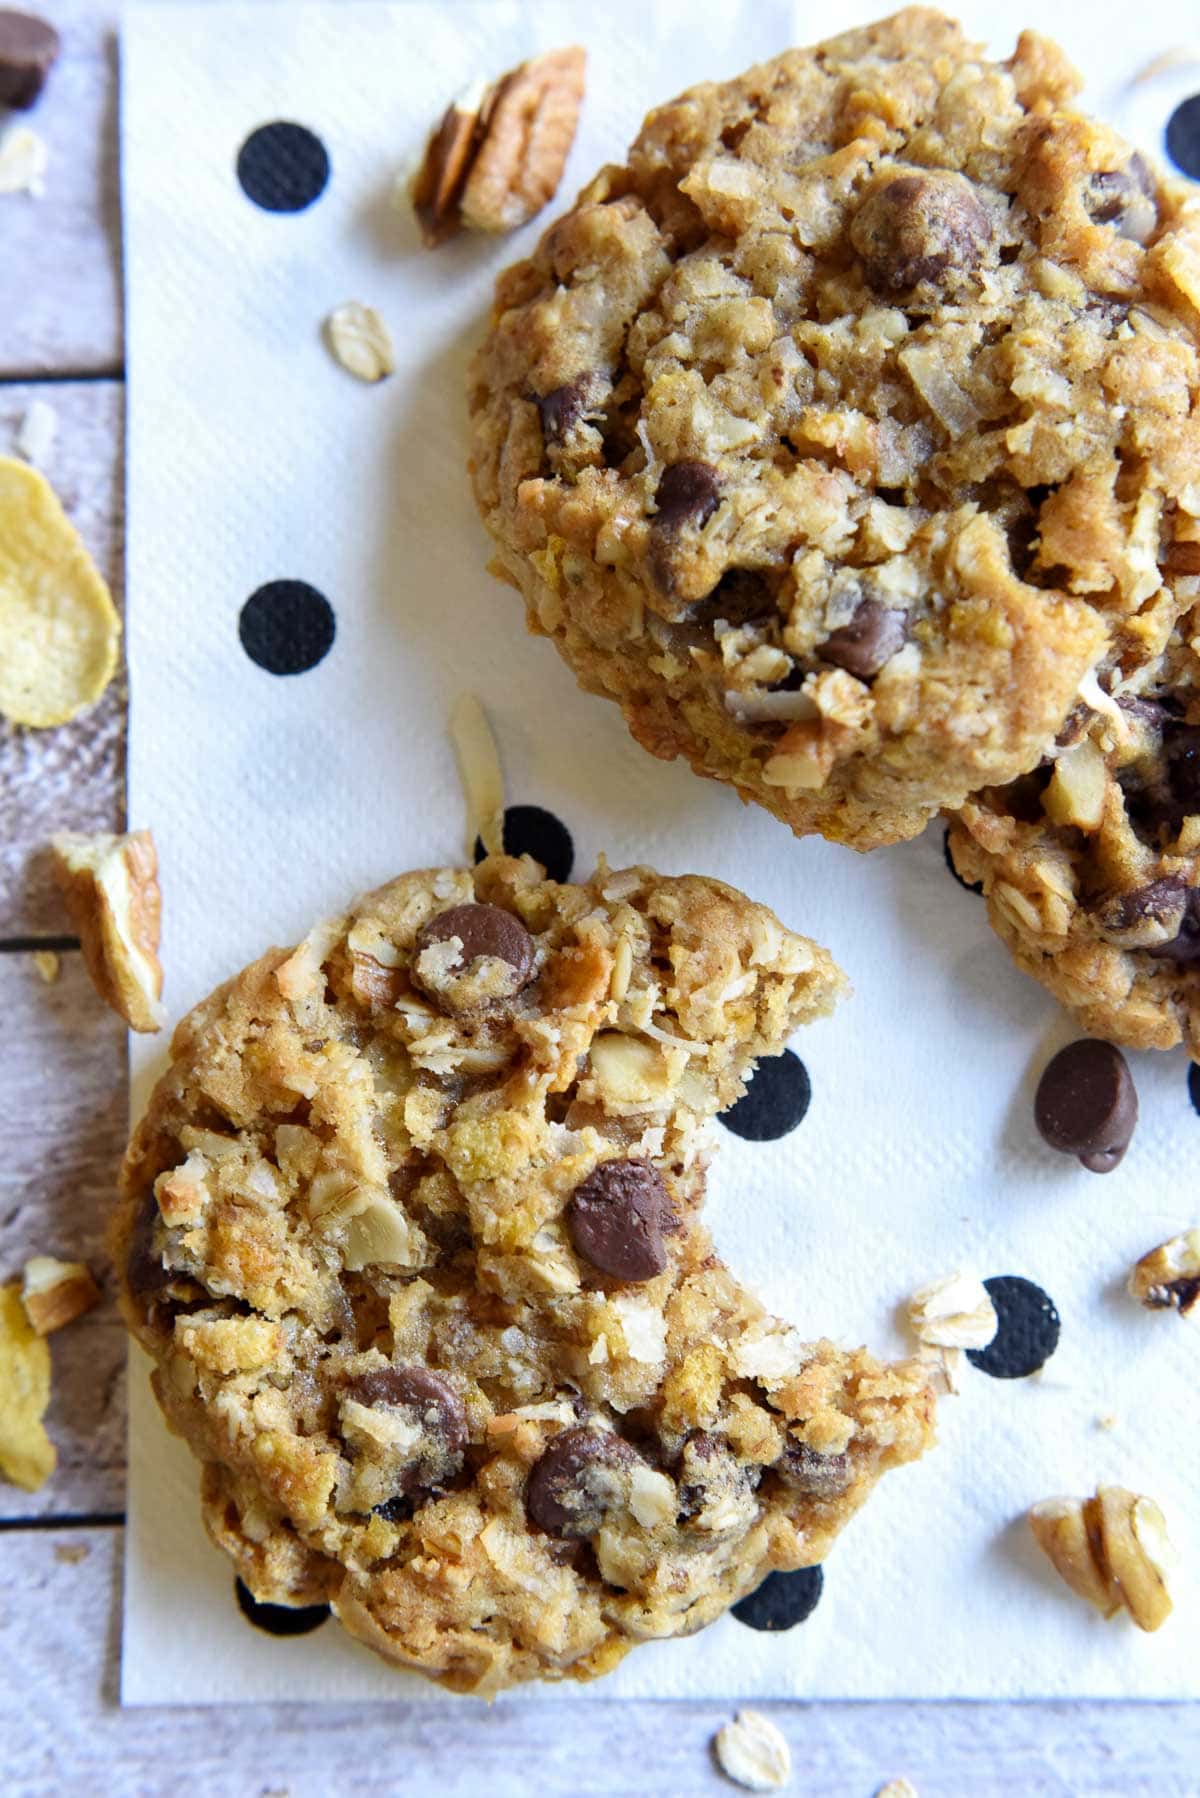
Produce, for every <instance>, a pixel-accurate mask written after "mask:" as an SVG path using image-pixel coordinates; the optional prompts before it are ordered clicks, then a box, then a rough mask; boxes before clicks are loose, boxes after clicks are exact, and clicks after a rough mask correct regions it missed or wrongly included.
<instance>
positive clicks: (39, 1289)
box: [21, 1255, 100, 1336]
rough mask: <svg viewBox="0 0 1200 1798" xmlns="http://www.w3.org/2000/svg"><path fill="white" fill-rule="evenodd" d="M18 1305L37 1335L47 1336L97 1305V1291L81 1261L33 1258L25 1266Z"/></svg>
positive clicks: (98, 1292)
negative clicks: (22, 1308) (21, 1306)
mask: <svg viewBox="0 0 1200 1798" xmlns="http://www.w3.org/2000/svg"><path fill="white" fill-rule="evenodd" d="M21 1303H22V1304H23V1305H24V1307H25V1315H26V1317H27V1318H28V1319H29V1321H30V1323H31V1324H32V1325H33V1328H34V1329H35V1330H36V1331H37V1333H38V1335H39V1336H49V1335H51V1334H52V1333H53V1332H54V1331H55V1330H61V1329H62V1328H63V1326H64V1325H65V1324H71V1323H74V1322H75V1319H76V1318H77V1317H82V1316H83V1314H84V1312H85V1311H90V1310H91V1309H92V1307H93V1305H98V1304H99V1303H100V1288H99V1287H98V1286H97V1284H96V1281H95V1279H94V1277H93V1275H92V1270H91V1268H90V1267H88V1266H86V1265H85V1263H84V1262H82V1261H58V1260H56V1259H55V1257H54V1256H53V1255H35V1256H34V1257H33V1259H32V1260H31V1261H27V1262H26V1263H25V1272H24V1275H23V1277H22V1281H21Z"/></svg>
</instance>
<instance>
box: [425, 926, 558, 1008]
mask: <svg viewBox="0 0 1200 1798" xmlns="http://www.w3.org/2000/svg"><path fill="white" fill-rule="evenodd" d="M455 937H457V939H458V941H459V943H461V945H462V948H461V950H460V951H459V955H458V960H457V963H456V964H455V966H454V968H453V969H452V970H451V971H450V972H451V974H463V973H466V972H467V970H468V969H469V968H470V967H471V964H472V963H473V962H477V961H480V960H482V959H484V958H485V957H486V958H487V959H488V960H492V961H503V962H507V963H508V965H509V967H510V968H511V969H512V971H513V975H514V979H515V984H514V985H513V987H512V989H511V990H512V991H513V992H519V991H520V989H521V987H523V986H524V985H525V984H526V983H527V982H528V980H529V977H530V975H531V974H532V972H533V938H532V937H531V936H530V934H529V932H528V931H527V930H526V928H525V926H524V924H522V922H521V920H520V919H519V918H514V917H513V915H512V913H511V912H508V911H505V910H504V909H503V908H502V907H501V906H499V905H452V906H451V907H450V909H449V911H443V912H439V913H438V915H437V917H436V918H430V920H429V922H428V923H427V924H425V925H423V926H422V928H421V930H420V932H419V933H418V935H417V941H416V945H415V953H414V961H415V962H417V963H419V961H420V957H421V956H422V954H423V953H424V952H425V950H426V949H429V948H432V946H433V945H434V944H435V943H448V942H450V941H451V939H452V938H455ZM413 978H414V979H415V980H417V981H418V982H421V983H422V984H427V983H425V982H423V981H422V976H421V974H420V972H419V968H417V967H414V972H413ZM434 996H435V997H437V996H438V995H437V993H436V992H435V994H434Z"/></svg>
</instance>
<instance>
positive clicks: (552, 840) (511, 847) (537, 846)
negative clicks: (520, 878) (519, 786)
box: [475, 805, 575, 881]
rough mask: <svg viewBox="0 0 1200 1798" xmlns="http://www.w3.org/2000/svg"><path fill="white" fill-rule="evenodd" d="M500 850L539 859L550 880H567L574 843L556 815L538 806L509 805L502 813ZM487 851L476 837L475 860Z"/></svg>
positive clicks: (573, 852) (573, 857)
mask: <svg viewBox="0 0 1200 1798" xmlns="http://www.w3.org/2000/svg"><path fill="white" fill-rule="evenodd" d="M504 852H505V854H506V855H532V857H533V859H534V861H535V862H541V864H542V866H543V868H545V870H546V873H547V874H548V875H549V876H550V879H551V880H559V881H562V880H570V878H571V869H572V868H573V867H574V865H575V845H574V843H573V842H572V841H571V833H570V831H569V830H568V829H567V827H566V825H565V824H564V823H563V822H562V820H561V819H560V818H556V817H555V816H554V813H553V812H548V811H546V810H545V809H544V808H543V807H542V806H540V805H510V806H509V808H508V810H507V811H506V812H505V814H504ZM486 854H487V851H486V849H485V848H484V846H483V844H482V843H481V842H480V841H479V838H478V837H476V839H475V860H476V861H477V862H481V861H482V860H483V858H484V856H485V855H486Z"/></svg>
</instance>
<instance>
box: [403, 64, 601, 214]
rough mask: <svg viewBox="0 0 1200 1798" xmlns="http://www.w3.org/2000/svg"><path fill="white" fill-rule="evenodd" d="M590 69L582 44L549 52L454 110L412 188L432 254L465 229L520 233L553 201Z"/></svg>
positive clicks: (482, 88) (432, 142)
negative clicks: (586, 76) (587, 68)
mask: <svg viewBox="0 0 1200 1798" xmlns="http://www.w3.org/2000/svg"><path fill="white" fill-rule="evenodd" d="M585 65H586V56H585V53H584V51H583V50H582V49H581V48H580V47H579V46H578V45H571V46H570V47H568V48H567V49H565V50H548V51H546V53H545V54H544V55H542V56H534V57H531V58H530V60H529V61H528V62H523V63H521V64H520V65H519V66H518V67H517V68H515V69H513V70H511V71H510V73H509V74H507V75H502V76H501V78H500V80H499V81H497V82H494V83H492V85H491V86H484V85H478V86H476V87H474V88H473V89H471V90H470V91H469V92H468V93H467V94H465V95H463V96H462V98H461V99H458V100H456V101H455V102H454V103H453V105H452V106H450V107H449V108H448V110H447V111H446V113H445V114H444V115H443V117H442V120H441V122H440V124H439V125H438V127H437V129H436V130H435V131H434V132H433V135H432V136H431V137H430V139H429V143H428V145H427V146H426V150H425V159H424V161H423V162H422V164H421V167H420V170H419V171H418V173H417V177H416V179H415V181H414V182H413V187H412V202H413V208H414V210H415V211H416V214H417V217H418V218H419V219H420V221H421V234H422V236H423V238H424V240H425V243H426V246H427V247H428V248H430V249H432V248H434V247H435V246H436V245H438V244H440V243H444V242H445V241H446V239H447V238H449V237H453V236H454V234H455V233H456V232H457V231H458V230H459V229H460V228H461V227H462V226H463V225H466V226H467V227H468V228H469V229H470V230H472V231H490V232H500V231H515V230H516V228H517V226H518V225H524V224H527V223H528V221H529V220H530V219H531V218H532V217H533V216H534V214H535V213H537V212H540V211H541V209H542V207H543V206H545V204H546V203H547V201H548V200H550V199H552V198H553V197H554V194H555V193H556V191H557V189H558V184H559V182H560V181H561V180H562V172H563V169H564V167H565V166H566V161H567V156H568V154H569V152H570V149H571V145H572V143H573V142H574V138H575V127H576V125H577V123H578V121H579V108H580V106H581V104H582V102H583V86H584V70H585Z"/></svg>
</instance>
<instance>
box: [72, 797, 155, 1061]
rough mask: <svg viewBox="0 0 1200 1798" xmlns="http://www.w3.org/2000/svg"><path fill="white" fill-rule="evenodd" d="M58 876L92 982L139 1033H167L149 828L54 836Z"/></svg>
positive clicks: (108, 1002)
mask: <svg viewBox="0 0 1200 1798" xmlns="http://www.w3.org/2000/svg"><path fill="white" fill-rule="evenodd" d="M51 847H52V849H53V851H54V872H55V875H56V876H57V879H58V884H59V886H60V887H61V888H62V893H63V897H64V899H65V900H66V902H67V910H68V911H69V912H70V914H71V920H72V922H73V924H74V925H75V928H76V930H77V931H78V932H79V937H80V943H81V946H82V948H83V959H84V961H85V962H86V963H87V970H88V973H89V974H90V975H91V977H92V982H93V985H94V986H95V988H96V991H97V992H98V993H99V995H100V997H101V998H102V999H103V1000H104V1002H105V1004H106V1005H111V1006H112V1009H113V1010H114V1011H115V1012H118V1013H119V1014H120V1016H121V1017H123V1018H124V1019H125V1022H126V1023H127V1024H128V1025H129V1026H130V1028H131V1029H133V1030H142V1031H154V1030H161V1029H162V1024H163V1010H162V1002H161V1001H162V985H163V975H162V965H161V963H160V962H159V959H158V937H159V926H160V922H161V918H162V895H161V893H160V891H159V886H158V856H157V854H156V852H155V848H154V838H153V837H152V836H151V835H150V832H149V831H148V830H135V831H133V832H132V833H131V834H130V835H128V836H105V835H99V836H94V837H89V836H82V835H80V834H77V833H76V832H67V833H65V834H64V835H62V836H58V837H55V839H54V842H53V844H52V845H51Z"/></svg>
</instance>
